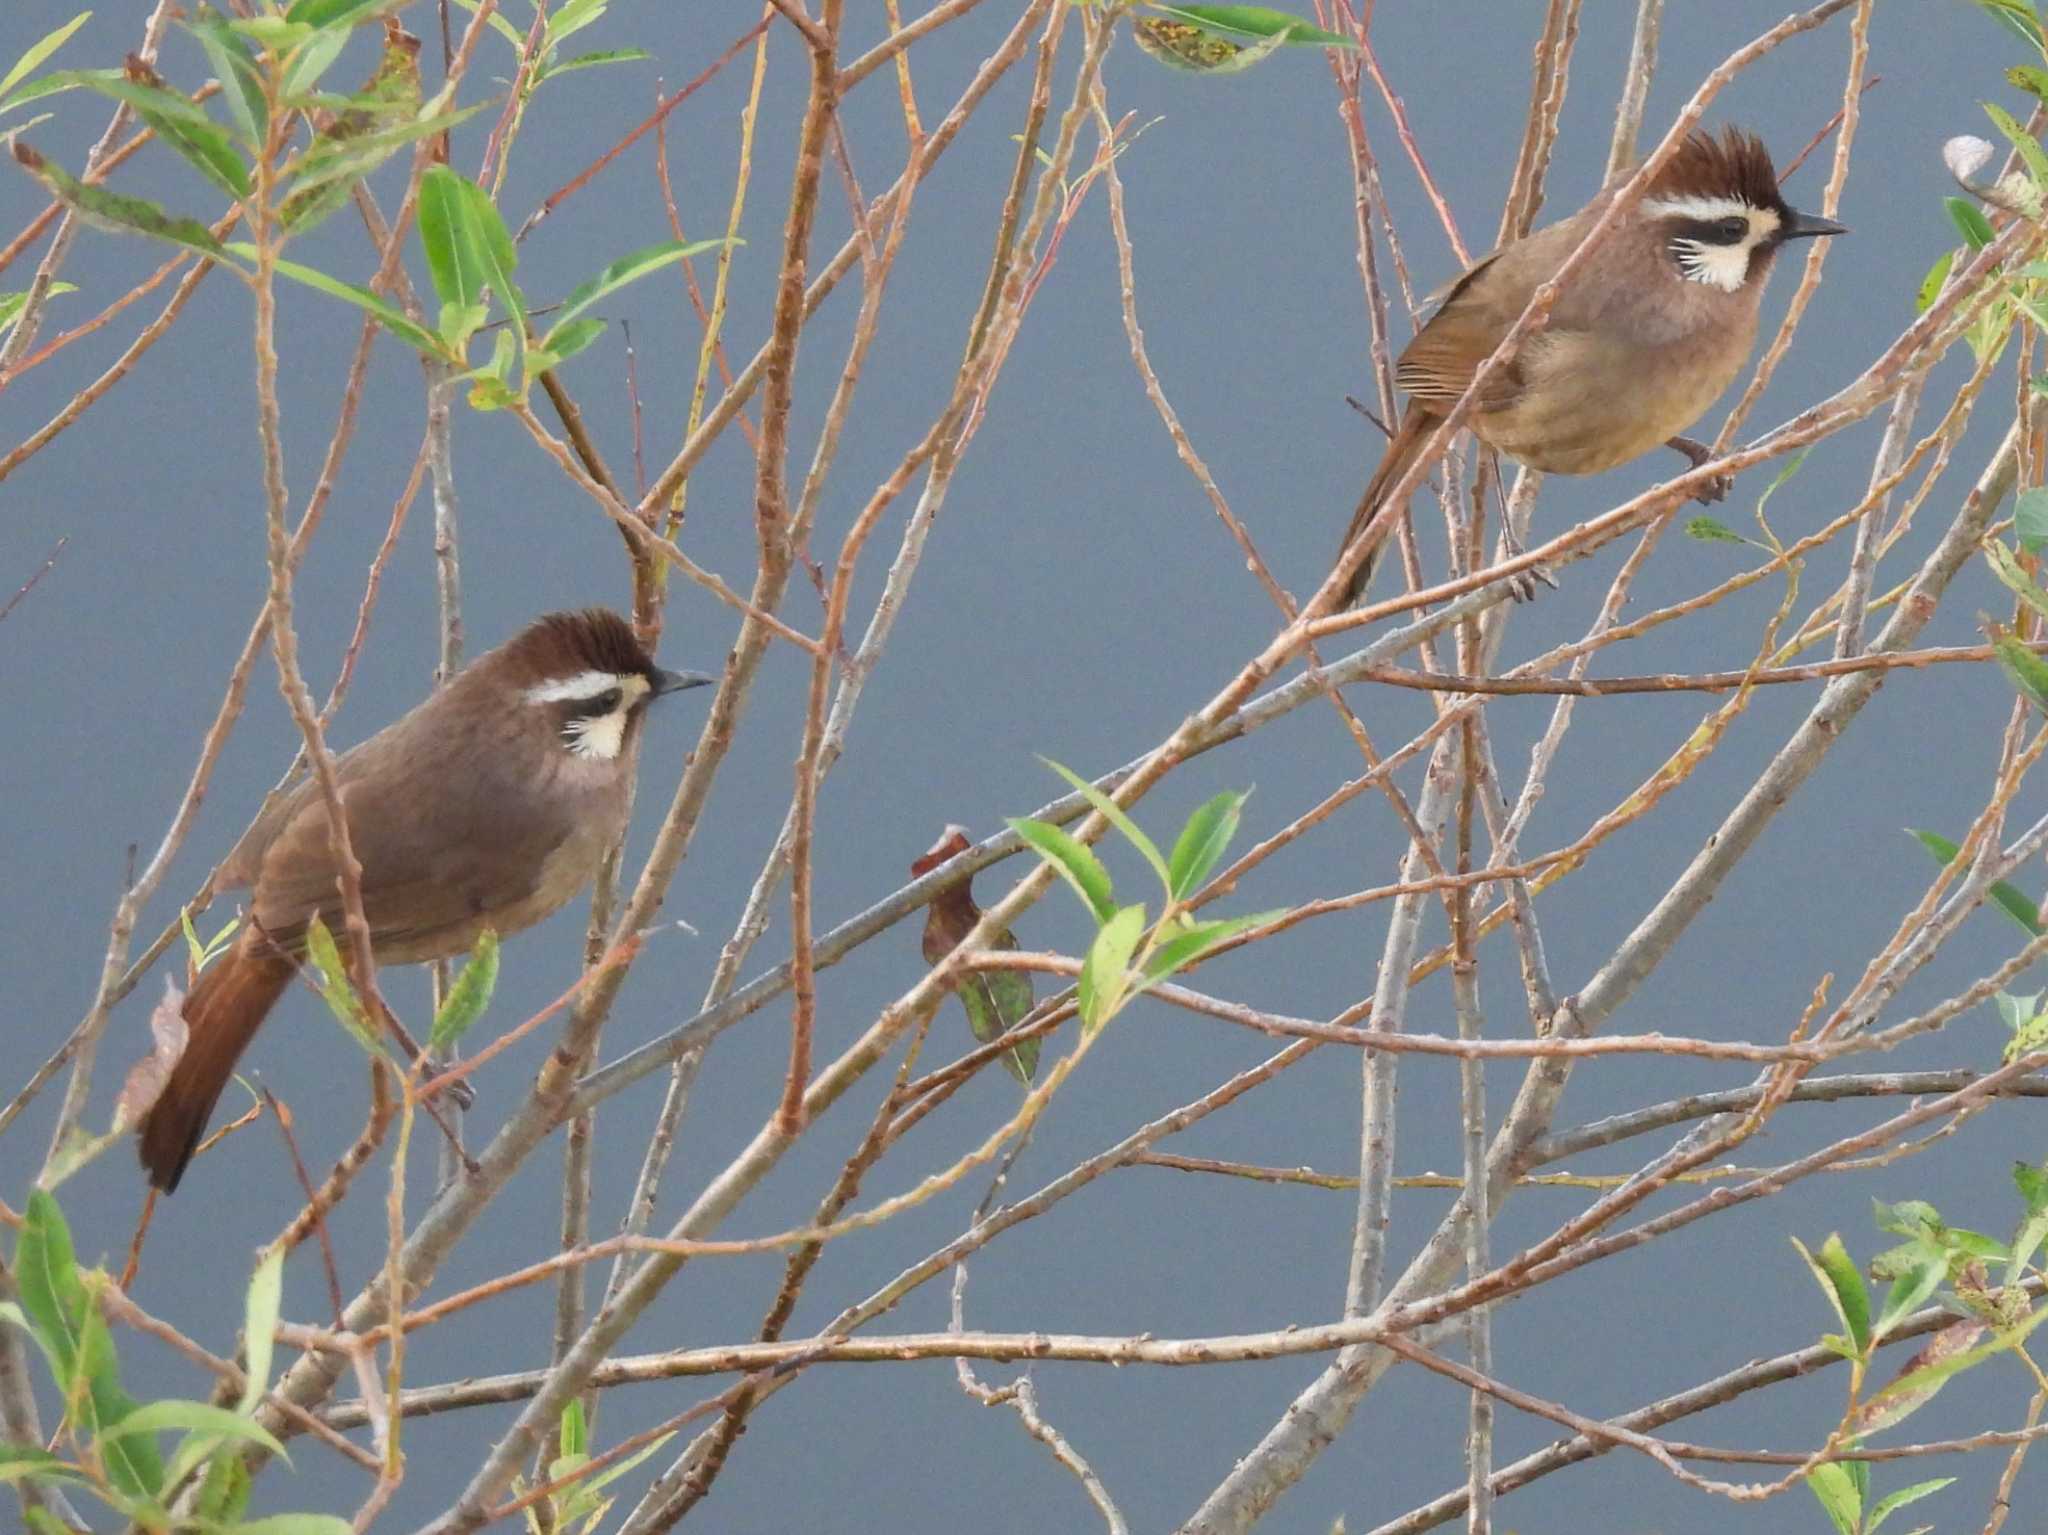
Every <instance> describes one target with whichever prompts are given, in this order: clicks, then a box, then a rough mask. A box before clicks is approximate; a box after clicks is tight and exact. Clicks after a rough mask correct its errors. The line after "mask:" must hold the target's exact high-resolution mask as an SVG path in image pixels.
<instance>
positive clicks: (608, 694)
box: [562, 687, 622, 730]
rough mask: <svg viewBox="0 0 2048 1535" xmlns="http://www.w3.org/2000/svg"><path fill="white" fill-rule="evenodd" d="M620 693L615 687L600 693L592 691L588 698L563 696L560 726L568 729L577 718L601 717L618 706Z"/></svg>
mask: <svg viewBox="0 0 2048 1535" xmlns="http://www.w3.org/2000/svg"><path fill="white" fill-rule="evenodd" d="M621 696H622V695H621V694H620V692H619V690H618V689H617V688H615V687H612V688H606V689H605V690H604V691H603V692H602V693H593V694H592V695H591V696H590V697H588V698H565V699H563V700H562V728H563V729H565V730H566V729H568V728H569V726H570V725H571V724H573V723H574V722H576V721H578V720H591V719H601V718H602V717H603V716H605V715H607V714H610V713H611V712H612V711H613V710H614V709H616V708H618V706H619V699H620V697H621Z"/></svg>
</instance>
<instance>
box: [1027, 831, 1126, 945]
mask: <svg viewBox="0 0 2048 1535" xmlns="http://www.w3.org/2000/svg"><path fill="white" fill-rule="evenodd" d="M1010 830H1012V831H1014V832H1015V833H1016V834H1017V835H1018V836H1020V837H1022V838H1023V839H1024V840H1025V841H1026V842H1028V843H1030V844H1031V846H1032V847H1033V848H1034V849H1035V850H1036V851H1037V853H1038V855H1039V856H1040V857H1041V858H1043V859H1044V860H1045V861H1046V862H1047V863H1049V864H1051V865H1052V866H1053V868H1055V869H1057V870H1058V871H1059V874H1060V877H1061V878H1063V879H1064V880H1066V882H1067V883H1068V884H1069V885H1072V886H1073V887H1074V893H1075V894H1076V895H1078V896H1080V898H1081V901H1082V903H1083V904H1084V905H1085V906H1087V908H1088V909H1089V911H1091V912H1093V913H1094V915H1095V920H1096V921H1097V922H1107V921H1108V920H1109V919H1110V918H1111V917H1113V916H1115V915H1116V901H1115V899H1114V897H1113V896H1112V894H1111V892H1112V889H1113V887H1112V886H1111V884H1110V882H1109V870H1107V869H1105V868H1104V867H1103V866H1102V860H1101V859H1099V858H1097V857H1096V856H1095V853H1094V851H1093V850H1092V849H1091V848H1089V847H1088V846H1087V844H1085V843H1082V842H1077V841H1076V840H1075V839H1074V838H1073V837H1071V836H1069V835H1068V834H1067V833H1066V832H1065V831H1063V830H1061V829H1060V828H1059V827H1057V826H1054V825H1053V824H1052V823H1051V822H1049V821H1034V820H1032V819H1030V818H1029V817H1028V816H1013V817H1011V818H1010Z"/></svg>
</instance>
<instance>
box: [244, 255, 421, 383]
mask: <svg viewBox="0 0 2048 1535" xmlns="http://www.w3.org/2000/svg"><path fill="white" fill-rule="evenodd" d="M228 249H229V250H230V251H232V252H234V253H235V254H236V255H238V256H240V255H246V256H248V257H249V258H251V259H252V260H253V259H254V258H255V255H256V247H255V246H253V245H250V244H247V243H246V242H243V241H239V240H238V241H236V242H235V243H233V244H231V245H230V246H228ZM277 271H278V275H279V276H280V277H289V278H290V279H291V280H292V281H293V282H296V283H303V284H305V286H307V287H308V288H317V289H319V291H320V292H322V293H325V294H327V295H329V296H330V297H332V298H338V299H341V300H343V301H344V302H346V303H350V304H353V305H355V306H356V308H358V309H361V310H363V311H365V312H366V313H368V314H370V315H373V316H374V317H375V318H376V320H377V322H378V323H379V324H381V325H382V326H383V327H384V328H385V329H386V330H388V331H390V332H391V334H392V335H394V336H396V337H397V338H398V339H399V340H400V341H403V342H405V343H406V344H407V345H408V346H411V347H415V348H417V349H418V350H420V351H422V352H424V353H426V354H427V356H429V357H438V358H441V359H443V360H444V361H451V362H453V361H460V359H459V358H454V357H450V355H449V353H448V351H447V349H446V348H444V347H443V346H442V345H441V341H440V338H439V337H437V336H436V335H435V334H434V333H433V332H432V331H430V330H428V329H426V327H424V326H421V325H415V324H414V323H413V322H412V321H411V320H409V319H407V318H406V315H405V311H404V310H402V309H400V308H399V307H398V306H397V305H396V304H393V303H391V302H389V301H388V300H385V299H382V298H379V297H378V296H377V295H376V294H374V293H372V292H371V291H370V290H369V289H368V288H358V287H357V286H356V285H355V284H354V283H350V282H343V281H342V280H341V279H340V278H339V277H330V276H328V275H327V274H326V273H325V272H322V271H320V270H319V269H317V268H315V267H309V266H301V265H300V264H299V263H298V262H296V261H286V260H283V259H282V258H280V259H279V261H278V263H277Z"/></svg>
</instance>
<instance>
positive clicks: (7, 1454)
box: [0, 1443, 83, 1482]
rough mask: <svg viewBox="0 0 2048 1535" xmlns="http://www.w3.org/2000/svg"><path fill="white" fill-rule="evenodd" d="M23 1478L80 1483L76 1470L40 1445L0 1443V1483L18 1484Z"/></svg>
mask: <svg viewBox="0 0 2048 1535" xmlns="http://www.w3.org/2000/svg"><path fill="white" fill-rule="evenodd" d="M25 1476H36V1477H44V1476H58V1477H62V1478H63V1479H64V1480H66V1481H82V1480H83V1478H82V1477H80V1476H79V1474H78V1468H77V1467H76V1466H74V1465H72V1464H71V1463H70V1462H69V1461H67V1460H64V1459H63V1458H62V1457H60V1456H56V1455H52V1454H51V1453H50V1452H49V1451H48V1450H46V1449H44V1448H43V1447H42V1446H41V1445H36V1444H5V1443H0V1482H18V1481H20V1480H21V1479H22V1478H23V1477H25Z"/></svg>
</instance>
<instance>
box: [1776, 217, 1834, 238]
mask: <svg viewBox="0 0 2048 1535" xmlns="http://www.w3.org/2000/svg"><path fill="white" fill-rule="evenodd" d="M1848 232H1849V226H1848V225H1847V224H1837V223H1836V222H1835V221H1834V220H1833V219H1824V218H1820V217H1818V216H1817V215H1815V214H1811V213H1801V212H1799V211H1798V210H1797V209H1794V210H1793V211H1792V216H1791V217H1790V218H1788V219H1786V220H1785V222H1784V224H1783V225H1781V226H1780V227H1779V230H1778V238H1779V239H1781V240H1811V239H1813V238H1814V237H1815V236H1816V235H1845V234H1847V233H1848Z"/></svg>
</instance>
